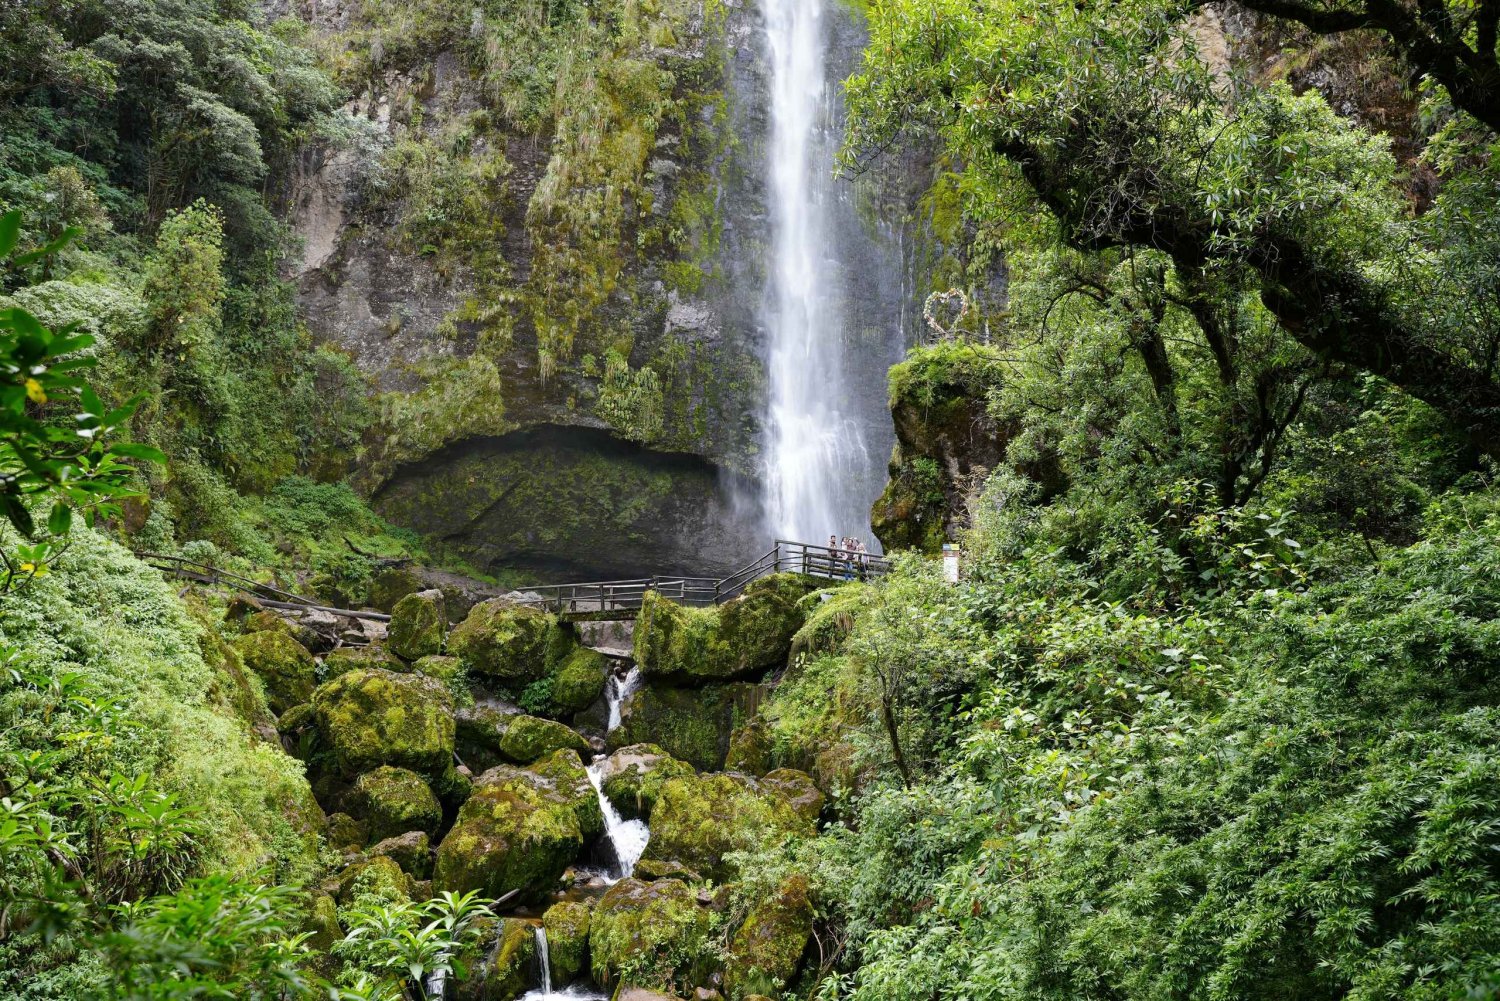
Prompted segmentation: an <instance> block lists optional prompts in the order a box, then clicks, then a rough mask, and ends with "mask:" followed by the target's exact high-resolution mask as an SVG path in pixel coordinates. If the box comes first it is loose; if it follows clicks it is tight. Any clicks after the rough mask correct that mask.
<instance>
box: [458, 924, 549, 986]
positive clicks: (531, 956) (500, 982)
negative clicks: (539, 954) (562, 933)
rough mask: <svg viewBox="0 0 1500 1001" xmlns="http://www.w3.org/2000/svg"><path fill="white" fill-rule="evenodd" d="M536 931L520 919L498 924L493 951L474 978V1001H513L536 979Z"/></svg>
mask: <svg viewBox="0 0 1500 1001" xmlns="http://www.w3.org/2000/svg"><path fill="white" fill-rule="evenodd" d="M535 971H536V928H535V926H534V925H532V924H530V923H529V922H526V921H522V920H520V919H519V918H504V919H502V920H501V922H500V928H499V934H498V936H497V937H496V941H495V946H494V949H493V951H492V952H491V953H490V955H489V956H487V957H486V958H485V960H484V965H483V967H482V968H481V969H480V970H479V971H478V973H479V974H480V975H479V976H477V977H475V978H474V979H475V980H476V981H478V982H479V983H478V984H477V986H476V989H475V992H474V993H473V994H471V995H470V996H471V997H474V998H476V999H477V1001H515V999H516V998H518V997H520V996H521V995H522V994H525V993H526V991H527V989H528V988H529V987H530V986H531V985H532V983H533V982H534V980H535Z"/></svg>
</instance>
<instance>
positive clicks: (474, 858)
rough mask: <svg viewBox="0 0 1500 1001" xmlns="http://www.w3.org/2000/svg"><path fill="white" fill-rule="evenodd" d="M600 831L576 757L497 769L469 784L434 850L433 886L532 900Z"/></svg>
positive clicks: (568, 754)
mask: <svg viewBox="0 0 1500 1001" xmlns="http://www.w3.org/2000/svg"><path fill="white" fill-rule="evenodd" d="M603 829H604V818H603V816H602V815H601V814H600V812H599V799H598V797H597V796H596V795H595V793H594V788H593V786H592V785H590V784H589V778H588V774H587V773H586V772H585V771H584V768H583V761H582V760H581V759H580V758H579V757H578V754H577V752H575V751H572V750H562V751H557V752H556V753H554V754H553V755H551V756H550V757H548V758H545V759H543V760H541V761H538V762H536V763H535V764H533V765H532V766H530V767H529V768H518V767H515V766H511V765H499V766H497V767H495V768H492V769H490V770H489V771H487V772H485V773H484V774H483V775H481V776H480V777H479V778H478V779H476V780H475V782H474V791H473V792H472V793H471V794H470V796H469V798H468V800H467V801H466V802H465V803H464V805H463V806H462V807H461V808H460V809H459V811H458V820H457V822H456V823H455V824H454V825H453V829H452V830H451V831H449V832H448V834H447V836H446V837H444V838H443V843H442V844H441V845H439V846H438V852H437V862H436V866H435V868H434V870H433V886H434V887H435V888H436V889H437V890H440V891H441V890H456V891H467V890H479V891H481V892H482V893H484V894H485V895H486V896H489V897H498V896H500V895H501V894H504V893H508V892H510V891H511V890H520V891H522V894H523V896H524V897H525V898H527V899H532V900H535V899H538V898H540V897H541V896H542V895H543V894H544V893H545V892H546V891H547V890H549V889H551V888H552V887H553V886H554V885H555V884H556V883H557V880H558V877H560V876H561V875H562V873H563V870H564V869H566V868H567V867H568V865H569V864H570V863H571V862H572V861H573V860H574V859H576V858H577V857H578V854H579V853H580V852H581V851H582V850H583V847H584V845H585V843H586V842H587V841H588V839H590V838H592V837H594V836H595V835H597V834H598V833H600V832H601V831H602V830H603Z"/></svg>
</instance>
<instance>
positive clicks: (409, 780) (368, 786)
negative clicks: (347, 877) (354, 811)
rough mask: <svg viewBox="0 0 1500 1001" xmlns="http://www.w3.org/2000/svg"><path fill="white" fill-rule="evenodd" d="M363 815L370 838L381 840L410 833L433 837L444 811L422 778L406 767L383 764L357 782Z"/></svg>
mask: <svg viewBox="0 0 1500 1001" xmlns="http://www.w3.org/2000/svg"><path fill="white" fill-rule="evenodd" d="M354 793H355V798H356V800H357V801H358V803H359V812H360V815H361V816H362V817H363V818H364V819H365V821H366V822H367V824H368V825H369V835H368V836H369V837H370V839H371V840H375V841H379V840H382V839H384V838H391V837H395V836H397V835H400V834H405V833H407V832H408V831H423V832H425V833H427V834H432V833H435V832H436V831H437V826H438V824H439V823H441V822H442V819H443V809H442V807H441V806H440V805H439V804H438V800H437V796H435V795H434V794H433V792H432V789H431V788H430V787H429V786H428V785H427V783H426V782H423V781H422V776H420V775H418V774H416V773H415V772H412V771H408V770H407V769H405V768H392V767H391V766H389V765H382V766H381V767H379V768H376V769H375V770H374V771H369V772H365V773H364V774H363V775H361V776H360V777H359V778H357V779H355V781H354Z"/></svg>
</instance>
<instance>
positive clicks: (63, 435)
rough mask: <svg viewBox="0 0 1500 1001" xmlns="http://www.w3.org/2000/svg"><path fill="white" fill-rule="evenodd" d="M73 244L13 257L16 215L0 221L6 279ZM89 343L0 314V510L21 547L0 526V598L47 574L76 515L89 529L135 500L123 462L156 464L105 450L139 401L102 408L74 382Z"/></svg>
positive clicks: (143, 452) (116, 445) (153, 454)
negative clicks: (37, 511) (42, 512)
mask: <svg viewBox="0 0 1500 1001" xmlns="http://www.w3.org/2000/svg"><path fill="white" fill-rule="evenodd" d="M74 235H76V231H73V230H69V231H67V232H66V233H65V234H64V235H63V236H62V237H59V239H58V240H55V241H53V242H52V243H50V244H47V245H45V246H43V247H41V248H38V249H37V250H34V251H31V252H28V253H25V254H19V255H15V254H14V251H15V248H16V244H17V243H18V242H19V240H20V236H21V214H20V213H19V212H11V213H8V214H7V215H5V216H4V217H0V259H7V261H8V269H9V270H11V271H15V270H18V269H24V268H26V267H27V266H29V265H30V264H32V263H35V262H37V261H40V260H43V259H45V258H46V257H48V256H50V255H51V254H53V253H56V252H57V251H58V250H60V249H61V248H62V247H63V246H65V245H66V244H67V243H68V242H69V241H71V239H72V238H73V236H74ZM93 342H94V339H93V338H92V337H90V336H89V335H87V334H79V333H76V327H65V328H63V329H62V330H58V331H53V330H49V329H48V328H47V327H46V326H44V325H43V324H42V323H41V321H39V320H38V319H37V318H36V317H35V316H33V315H32V314H31V313H29V312H27V311H26V310H24V309H20V308H19V307H15V306H12V307H9V308H6V309H0V505H3V506H4V509H5V517H6V520H7V521H8V522H9V525H10V528H11V529H12V530H14V531H15V532H16V533H18V534H19V536H20V538H21V540H22V541H21V543H20V544H19V545H17V546H16V547H15V548H14V549H12V548H11V541H12V540H10V539H8V538H7V537H6V536H7V533H6V532H5V530H4V529H3V527H0V564H3V566H0V593H3V592H4V591H6V590H8V589H9V588H11V587H12V586H14V585H15V584H17V583H19V582H22V581H26V580H29V579H31V578H33V577H36V576H39V575H40V574H43V573H45V572H46V569H47V566H48V565H49V564H50V563H51V562H52V561H53V560H55V559H56V558H57V556H58V555H60V554H61V552H62V550H63V548H64V546H65V542H66V538H67V535H68V533H69V531H71V529H72V526H73V519H74V514H75V512H76V513H81V514H82V515H83V517H84V519H85V520H86V521H87V522H88V523H89V524H93V522H94V519H95V518H96V517H98V516H99V515H101V514H104V515H109V514H113V513H115V512H116V511H117V509H118V508H117V505H118V502H119V500H120V499H121V498H123V497H126V496H129V495H131V494H133V493H134V492H135V491H134V490H133V489H132V487H131V486H130V483H131V481H132V480H133V479H134V476H135V470H134V469H133V468H131V466H130V465H129V464H128V463H127V462H126V461H125V460H127V459H141V460H145V461H148V462H164V461H165V457H164V456H163V455H162V454H161V453H160V452H159V451H157V450H156V449H154V448H149V447H147V446H144V445H134V444H129V443H121V442H111V441H110V438H111V437H112V436H113V435H114V434H115V433H116V432H117V431H118V430H119V429H120V428H121V427H123V426H124V425H126V424H127V423H128V422H129V421H130V418H131V417H132V415H133V414H134V413H135V410H136V408H137V407H138V406H139V404H140V402H141V401H140V400H139V399H133V400H129V401H127V402H126V403H125V404H124V405H122V406H119V407H108V406H106V405H105V404H104V402H103V401H102V400H100V398H99V396H98V394H97V393H95V392H94V391H93V389H92V388H90V386H89V384H88V383H87V382H85V381H84V380H83V378H82V377H81V376H80V374H79V373H81V372H84V371H86V370H87V369H89V368H92V367H93V366H94V364H95V359H94V358H92V357H88V356H86V355H84V354H82V352H84V351H85V350H86V349H88V348H89V347H91V346H92V345H93ZM65 411H66V412H67V413H66V417H65V418H63V419H61V420H59V419H58V418H59V417H62V414H63V413H64V412H65ZM35 507H43V508H45V509H47V511H48V514H47V516H46V522H45V532H42V531H41V530H40V529H39V528H38V526H37V524H36V522H35V519H34V517H33V515H32V510H33V508H35Z"/></svg>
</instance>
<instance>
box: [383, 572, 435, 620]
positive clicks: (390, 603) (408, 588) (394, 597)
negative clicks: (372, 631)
mask: <svg viewBox="0 0 1500 1001" xmlns="http://www.w3.org/2000/svg"><path fill="white" fill-rule="evenodd" d="M422 586H423V585H422V578H421V577H420V576H419V575H418V574H417V571H416V570H415V569H414V568H412V567H409V566H399V567H387V568H386V569H384V570H381V571H379V572H378V573H376V574H375V576H374V578H373V579H372V580H371V581H370V604H371V605H373V606H374V607H375V609H376V610H377V611H381V612H385V613H387V614H389V613H390V612H391V611H392V610H393V609H394V608H395V607H396V602H398V601H400V600H401V599H402V598H404V597H406V596H407V595H408V594H415V593H416V592H418V591H420V590H422Z"/></svg>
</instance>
